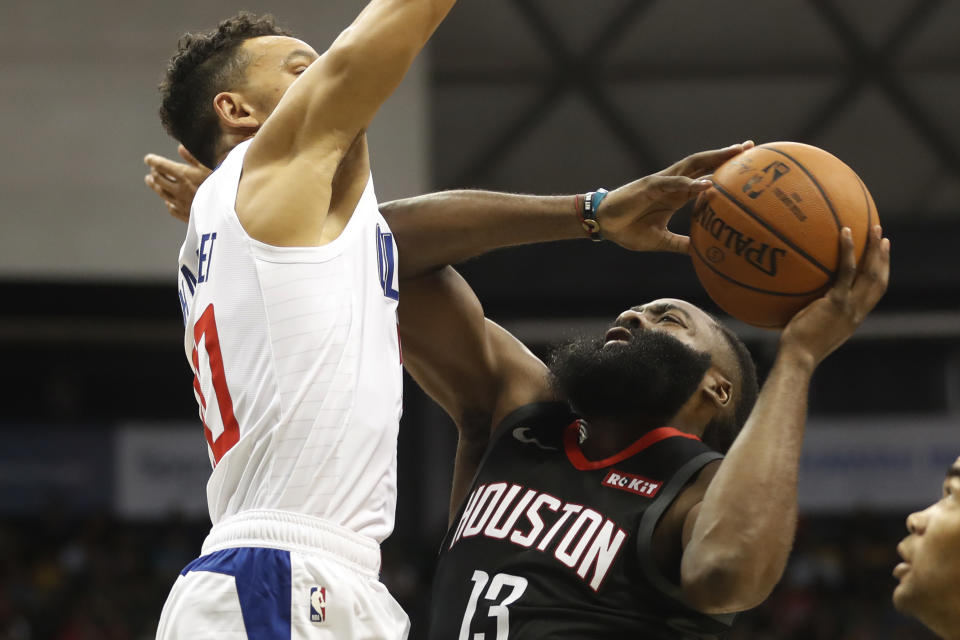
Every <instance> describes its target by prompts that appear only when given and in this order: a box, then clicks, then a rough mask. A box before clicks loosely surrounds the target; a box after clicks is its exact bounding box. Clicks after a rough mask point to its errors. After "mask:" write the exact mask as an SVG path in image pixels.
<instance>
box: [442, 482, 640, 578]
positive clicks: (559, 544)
mask: <svg viewBox="0 0 960 640" xmlns="http://www.w3.org/2000/svg"><path fill="white" fill-rule="evenodd" d="M521 518H522V520H521ZM545 519H546V521H545ZM551 521H552V522H551ZM561 534H562V535H561ZM473 536H483V537H486V538H490V539H493V540H502V541H504V542H509V543H512V544H515V545H518V546H520V547H524V548H527V549H535V550H537V551H541V552H544V553H552V555H553V557H554V558H555V559H556V560H557V561H559V562H561V563H563V564H564V565H565V566H566V567H568V568H570V569H574V570H575V572H576V574H577V576H579V577H580V579H581V580H583V581H584V582H587V583H588V584H589V585H590V588H591V589H593V590H594V591H596V590H598V589H599V588H600V585H601V584H602V583H603V579H604V577H606V575H607V571H609V570H610V567H611V566H612V565H613V562H614V560H616V558H617V556H618V555H619V553H620V551H621V548H622V546H623V543H624V541H625V540H626V538H627V533H626V532H625V531H624V530H623V529H621V528H620V527H619V526H618V525H617V523H616V522H614V521H613V520H611V519H609V518H607V517H605V516H604V515H603V514H601V513H598V512H597V511H594V510H593V509H589V508H585V507H584V506H583V505H581V504H572V503H566V502H563V501H562V500H560V499H559V498H556V497H554V496H552V495H550V494H548V493H542V492H540V491H537V490H536V489H525V488H524V487H522V486H520V485H517V484H509V485H508V484H507V483H506V482H497V483H492V484H482V485H480V486H478V487H477V488H476V489H474V491H473V493H471V494H470V497H469V498H468V499H467V505H466V508H464V510H463V515H462V516H461V517H460V521H459V523H458V524H457V528H456V531H455V533H454V535H453V537H452V539H451V542H450V548H453V546H454V545H456V544H457V543H458V542H460V541H461V540H463V539H464V538H470V537H473ZM588 574H589V578H588Z"/></svg>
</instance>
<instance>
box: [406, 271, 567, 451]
mask: <svg viewBox="0 0 960 640" xmlns="http://www.w3.org/2000/svg"><path fill="white" fill-rule="evenodd" d="M402 288H403V296H402V297H401V302H400V307H399V312H398V315H399V320H400V337H401V340H402V343H403V354H404V366H405V367H406V369H407V371H408V372H409V373H410V374H411V375H412V376H413V378H414V380H416V382H417V383H418V384H419V385H420V386H421V387H422V388H423V390H424V391H426V392H427V394H429V395H430V397H432V398H433V399H434V400H435V401H436V402H437V403H439V404H440V405H441V406H442V407H443V408H444V410H445V411H446V412H447V413H448V414H449V415H450V416H451V417H452V418H453V420H454V421H455V422H456V423H457V426H458V428H459V429H460V430H461V433H462V437H467V438H469V439H470V440H471V441H474V442H476V441H477V439H482V440H484V441H485V439H486V438H487V437H488V436H489V433H490V430H491V429H493V428H494V427H495V426H496V425H497V424H498V423H499V421H500V420H502V419H503V417H505V416H506V415H507V414H508V413H510V412H511V411H513V410H514V409H516V408H517V407H519V406H522V405H524V404H528V403H530V402H537V401H541V400H547V399H550V398H552V397H553V392H552V391H551V389H550V384H549V374H548V371H547V368H546V365H544V364H543V362H541V361H540V359H539V358H537V357H536V356H535V355H534V354H533V353H532V352H530V350H529V349H527V348H526V347H525V346H524V345H523V344H522V343H520V341H519V340H517V339H516V338H514V337H513V336H512V335H510V333H509V332H507V331H506V330H505V329H503V328H502V327H500V326H498V325H497V324H495V323H493V322H491V321H490V320H487V319H486V318H485V317H484V314H483V307H482V306H481V305H480V301H479V300H478V299H477V297H476V294H474V292H473V290H472V289H471V288H470V286H469V285H468V284H467V282H466V281H465V280H464V279H463V278H462V277H461V276H460V274H458V273H457V272H456V271H455V270H454V269H453V268H452V267H445V268H444V269H441V270H439V271H435V272H431V273H428V274H426V275H423V276H418V277H416V278H410V279H405V280H403V284H402ZM478 416H485V417H486V418H485V419H483V420H478V419H477V417H478Z"/></svg>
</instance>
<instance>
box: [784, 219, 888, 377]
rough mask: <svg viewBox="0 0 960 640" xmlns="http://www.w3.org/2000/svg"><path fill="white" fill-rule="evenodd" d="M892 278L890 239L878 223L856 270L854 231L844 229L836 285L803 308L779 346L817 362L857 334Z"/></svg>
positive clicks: (785, 329)
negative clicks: (855, 332) (885, 235)
mask: <svg viewBox="0 0 960 640" xmlns="http://www.w3.org/2000/svg"><path fill="white" fill-rule="evenodd" d="M889 277H890V241H889V240H888V239H887V238H884V237H883V231H882V229H881V228H880V225H876V226H874V227H873V228H872V229H871V230H870V234H869V238H868V241H867V249H866V252H865V254H864V256H863V261H862V263H861V266H860V269H859V270H858V269H857V259H856V252H855V250H854V242H853V235H852V233H851V231H850V229H849V228H848V227H844V228H843V231H842V232H841V234H840V269H839V272H838V274H837V280H836V282H835V283H834V285H833V287H831V288H830V290H829V291H827V293H826V295H824V296H823V297H822V298H818V299H817V300H814V301H813V302H811V303H810V304H809V305H807V306H806V307H804V308H803V309H802V310H800V311H799V312H798V313H797V314H796V315H795V316H794V317H793V319H791V320H790V322H789V323H788V324H787V326H786V327H785V328H784V330H783V333H782V334H781V336H780V347H781V350H787V351H790V352H791V353H792V354H794V355H796V356H800V357H801V358H802V359H803V360H804V361H806V362H807V363H808V364H809V365H811V366H812V367H815V366H817V365H818V364H820V362H822V361H823V359H824V358H826V357H827V356H828V355H830V353H832V352H833V351H834V350H835V349H836V348H837V347H839V346H840V345H841V344H843V343H844V342H846V341H847V339H848V338H849V337H850V336H851V335H853V332H854V331H855V330H856V328H857V327H858V326H860V323H861V322H863V319H864V318H865V317H866V316H867V314H868V313H869V312H870V310H871V309H873V307H874V306H876V304H877V302H878V301H879V300H880V298H881V297H883V294H884V292H885V291H886V290H887V282H888V281H889Z"/></svg>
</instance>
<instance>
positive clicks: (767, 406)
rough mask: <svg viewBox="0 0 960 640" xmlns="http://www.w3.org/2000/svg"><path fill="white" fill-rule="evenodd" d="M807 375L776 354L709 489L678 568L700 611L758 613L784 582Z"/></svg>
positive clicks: (800, 362)
mask: <svg viewBox="0 0 960 640" xmlns="http://www.w3.org/2000/svg"><path fill="white" fill-rule="evenodd" d="M813 368H814V364H813V362H812V361H811V360H809V359H808V358H805V357H804V356H803V355H801V354H797V353H795V352H792V351H790V350H787V351H784V350H781V352H780V353H779V354H778V357H777V361H776V363H775V364H774V367H773V369H772V371H771V372H770V376H769V377H768V379H767V382H766V384H765V385H764V388H763V391H762V393H761V394H760V396H759V398H758V399H757V404H756V406H755V408H754V410H753V412H752V413H751V415H750V419H749V420H748V421H747V424H746V425H745V426H744V428H743V431H742V432H741V433H740V435H739V436H738V437H737V439H736V441H735V442H734V444H733V446H732V447H731V448H730V451H729V452H728V454H727V456H726V458H725V459H724V461H723V463H722V464H721V465H720V469H719V470H718V471H717V474H716V476H715V477H714V479H713V481H712V482H711V483H710V487H709V488H708V489H707V492H706V494H705V496H704V499H703V502H702V504H701V507H700V512H699V515H698V516H697V520H696V523H695V524H694V527H693V532H692V534H691V538H690V542H689V543H688V545H687V547H686V549H685V550H684V554H683V561H682V564H681V575H682V578H683V582H684V586H685V590H687V591H688V595H689V596H690V597H691V600H693V601H694V602H696V603H697V604H698V605H699V606H700V607H702V608H703V609H704V610H708V611H711V612H715V613H719V612H731V611H742V610H744V609H748V608H750V607H753V606H756V605H757V604H759V603H760V602H762V601H763V600H764V599H766V597H767V596H768V595H769V593H770V591H771V590H772V589H773V587H774V586H775V585H776V583H777V582H778V581H779V579H780V577H781V575H782V574H783V570H784V568H785V566H786V562H787V558H788V556H789V554H790V549H791V547H792V545H793V536H794V530H795V528H796V519H797V473H798V469H799V462H800V451H801V445H802V442H803V432H804V426H805V423H806V416H807V391H808V388H809V382H810V376H811V374H812V372H813Z"/></svg>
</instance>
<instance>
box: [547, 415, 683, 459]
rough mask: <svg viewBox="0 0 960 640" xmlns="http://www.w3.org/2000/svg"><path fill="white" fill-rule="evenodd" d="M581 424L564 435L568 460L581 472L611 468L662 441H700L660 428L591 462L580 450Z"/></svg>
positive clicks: (673, 430)
mask: <svg viewBox="0 0 960 640" xmlns="http://www.w3.org/2000/svg"><path fill="white" fill-rule="evenodd" d="M579 423H580V421H579V420H574V421H573V422H571V423H570V424H569V425H568V426H567V428H566V430H565V431H564V433H563V449H564V451H566V452H567V459H568V460H570V464H572V465H573V466H574V467H576V468H577V469H579V470H580V471H593V470H594V469H602V468H604V467H609V466H610V465H612V464H616V463H618V462H620V461H621V460H626V459H627V458H629V457H631V456H635V455H637V454H638V453H640V452H641V451H643V450H644V449H646V448H647V447H649V446H651V445H653V444H655V443H657V442H660V441H661V440H665V439H666V438H689V439H691V440H699V439H700V438H698V437H697V436H695V435H693V434H692V433H686V432H684V431H680V430H679V429H674V428H673V427H660V428H659V429H654V430H653V431H650V432H648V433H645V434H644V435H643V437H641V438H640V439H639V440H637V441H636V442H634V443H633V444H631V445H630V446H629V447H627V448H626V449H624V450H623V451H621V452H620V453H615V454H613V455H612V456H610V457H608V458H604V459H603V460H589V459H588V458H587V457H586V456H585V455H583V451H581V450H580V443H579V439H580V424H579Z"/></svg>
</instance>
